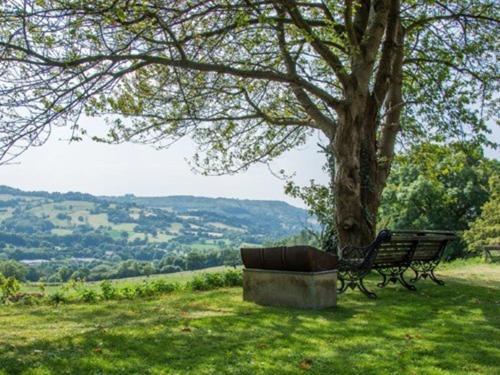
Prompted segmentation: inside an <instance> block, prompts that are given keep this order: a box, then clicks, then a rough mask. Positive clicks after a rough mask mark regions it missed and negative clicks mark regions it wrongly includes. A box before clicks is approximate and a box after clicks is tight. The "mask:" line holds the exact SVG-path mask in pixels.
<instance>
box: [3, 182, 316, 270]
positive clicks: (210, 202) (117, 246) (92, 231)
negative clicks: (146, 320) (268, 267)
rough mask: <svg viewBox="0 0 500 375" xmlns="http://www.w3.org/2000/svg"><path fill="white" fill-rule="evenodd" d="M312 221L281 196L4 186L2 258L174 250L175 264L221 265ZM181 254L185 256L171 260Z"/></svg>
mask: <svg viewBox="0 0 500 375" xmlns="http://www.w3.org/2000/svg"><path fill="white" fill-rule="evenodd" d="M310 225H311V221H310V218H309V217H308V215H307V212H306V211H305V210H303V209H300V208H297V207H294V206H291V205H289V204H287V203H285V202H279V201H257V200H239V199H227V198H206V197H194V196H168V197H136V196H134V195H125V196H115V197H105V196H93V195H90V194H83V193H77V192H69V193H49V192H44V191H34V192H28V191H22V190H19V189H15V188H12V187H8V186H0V260H1V259H13V260H16V261H21V262H23V263H25V264H29V265H36V264H37V263H45V262H59V263H61V262H63V261H69V260H71V261H73V262H80V263H89V262H95V261H100V262H107V263H113V264H115V265H116V264H118V263H119V262H122V261H126V260H136V261H149V262H151V261H157V262H158V261H160V260H161V259H165V258H168V257H169V256H170V258H169V260H168V262H167V263H168V265H169V266H172V267H174V268H175V267H177V268H176V269H177V270H182V269H193V268H201V267H202V266H215V265H219V264H222V263H223V262H222V260H221V259H220V257H222V255H220V254H221V253H218V252H217V251H223V250H224V251H225V250H227V251H229V250H233V251H235V250H236V249H238V248H239V247H240V246H242V245H245V244H247V245H258V244H262V243H264V242H266V241H274V240H278V239H281V238H284V237H288V236H290V235H293V234H296V233H298V232H300V231H301V230H303V229H304V228H305V227H306V226H310ZM193 252H194V253H196V254H197V255H196V256H198V258H200V257H205V256H206V257H208V258H210V259H212V260H211V261H205V262H203V261H202V260H199V259H198V260H197V261H196V262H195V261H194V260H193V262H194V263H196V265H195V264H191V266H189V265H187V263H188V262H189V259H188V256H187V254H189V253H193ZM200 252H201V253H203V252H205V253H207V252H212V253H210V254H211V255H210V256H208V255H206V254H205V255H203V254H201V255H200ZM179 256H182V257H184V258H183V259H184V260H183V261H182V262H180V261H175V260H172V259H171V258H172V257H174V258H175V257H179ZM224 256H226V255H224ZM190 257H191V258H195V255H193V254H191V255H190ZM217 257H219V258H218V259H216V260H215V261H214V259H215V258H217ZM226 257H228V256H226ZM231 257H232V258H235V257H236V256H235V255H234V254H233V255H231ZM99 264H100V263H99ZM136 274H137V273H136ZM138 274H142V273H140V272H139V273H138ZM127 275H128V274H126V275H125V276H127ZM130 275H132V276H133V275H135V274H134V273H132V274H130ZM130 275H129V276H130Z"/></svg>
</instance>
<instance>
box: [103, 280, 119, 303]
mask: <svg viewBox="0 0 500 375" xmlns="http://www.w3.org/2000/svg"><path fill="white" fill-rule="evenodd" d="M100 286H101V292H102V297H103V298H104V299H105V300H110V299H113V298H115V297H116V294H117V292H116V288H115V287H114V285H113V284H112V283H111V281H109V280H104V281H103V282H102V283H101V284H100Z"/></svg>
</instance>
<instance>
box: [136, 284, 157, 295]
mask: <svg viewBox="0 0 500 375" xmlns="http://www.w3.org/2000/svg"><path fill="white" fill-rule="evenodd" d="M135 295H136V296H138V297H151V296H154V295H155V290H154V287H153V285H152V284H150V283H149V282H147V281H144V282H143V283H142V284H141V285H137V286H136V287H135Z"/></svg>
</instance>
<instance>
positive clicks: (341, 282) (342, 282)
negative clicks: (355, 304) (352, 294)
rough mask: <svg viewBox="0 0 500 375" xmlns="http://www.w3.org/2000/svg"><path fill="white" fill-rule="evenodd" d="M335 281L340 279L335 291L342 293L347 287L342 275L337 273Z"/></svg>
mask: <svg viewBox="0 0 500 375" xmlns="http://www.w3.org/2000/svg"><path fill="white" fill-rule="evenodd" d="M337 281H340V286H339V287H338V288H337V293H338V294H342V293H344V292H345V291H346V289H347V284H346V282H345V280H344V276H343V275H341V274H340V273H339V274H337Z"/></svg>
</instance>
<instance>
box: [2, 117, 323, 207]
mask: <svg viewBox="0 0 500 375" xmlns="http://www.w3.org/2000/svg"><path fill="white" fill-rule="evenodd" d="M82 125H83V127H85V128H87V129H90V131H89V133H94V134H95V130H96V129H99V127H104V126H105V125H104V121H103V120H99V119H89V118H86V119H84V120H83V121H82ZM93 130H94V131H93ZM319 137H320V136H319V134H317V135H316V136H313V137H312V138H311V139H310V141H309V142H308V144H307V145H304V146H301V147H299V148H297V149H296V150H293V151H291V152H288V153H287V154H286V155H284V156H282V157H280V158H279V159H278V160H276V161H275V162H273V163H272V164H271V165H270V167H268V166H266V165H262V164H261V165H255V166H252V167H251V168H250V169H249V170H248V171H246V172H243V173H239V174H236V175H231V176H228V175H226V176H209V177H207V176H203V175H201V174H196V173H194V172H193V171H192V169H191V166H190V165H189V163H188V161H187V160H189V159H190V158H191V157H192V156H193V154H194V151H195V146H194V144H193V142H192V141H190V140H189V139H188V138H186V139H183V140H181V141H179V142H177V143H175V144H174V145H172V146H171V147H170V148H168V149H165V150H156V149H154V148H153V147H152V146H147V145H137V144H130V143H128V144H121V145H107V144H100V143H96V142H93V141H91V140H84V141H82V142H73V143H71V144H70V143H69V142H68V141H67V139H68V138H69V131H68V129H65V128H56V129H53V133H52V135H51V138H50V139H49V141H48V142H47V143H45V144H44V145H43V146H41V147H35V148H31V149H29V150H28V151H26V152H25V153H24V154H22V155H21V156H20V157H19V158H17V159H16V160H15V161H14V162H13V163H11V164H10V165H1V166H0V185H8V186H12V187H16V188H19V189H23V190H30V191H32V190H44V191H50V192H54V191H57V192H67V191H79V192H84V193H90V194H94V195H123V194H135V195H137V196H166V195H196V196H206V197H227V198H241V199H264V200H268V199H270V200H284V201H287V202H288V203H291V204H293V205H295V206H300V207H303V204H302V202H301V201H299V200H295V199H292V198H290V197H288V196H287V195H285V193H284V181H282V180H280V179H279V178H277V177H275V176H274V175H273V173H271V171H270V169H269V168H271V170H272V171H276V172H277V171H279V170H280V169H284V170H285V171H286V172H287V173H293V172H295V173H296V176H295V178H294V180H295V181H296V182H297V183H300V184H308V182H309V180H310V179H316V180H317V181H320V182H326V178H327V176H326V175H325V173H324V172H323V171H322V165H323V163H324V158H323V155H321V154H320V153H319V148H318V146H317V143H318V142H319V141H320V138H319Z"/></svg>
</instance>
